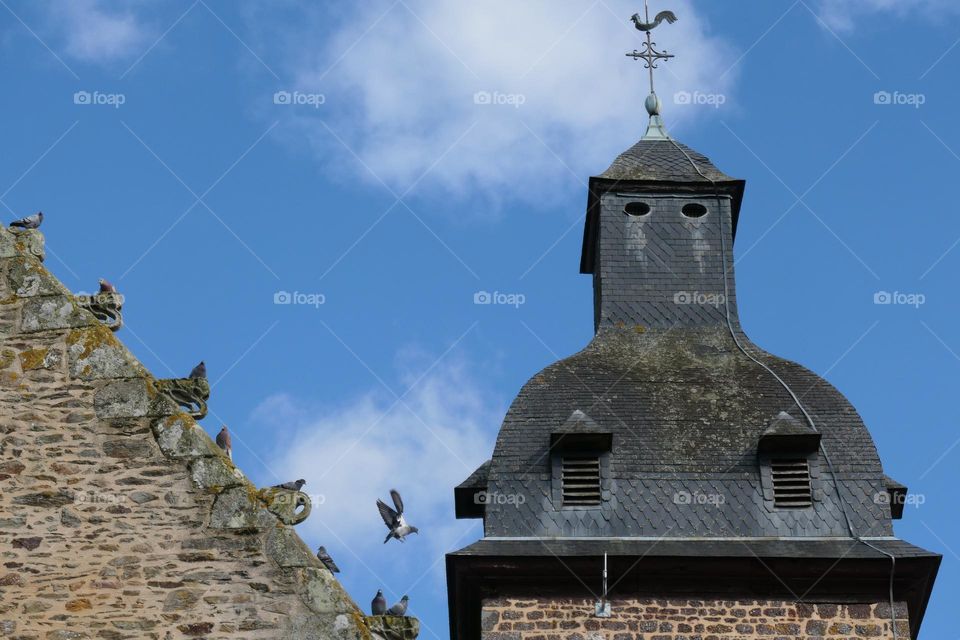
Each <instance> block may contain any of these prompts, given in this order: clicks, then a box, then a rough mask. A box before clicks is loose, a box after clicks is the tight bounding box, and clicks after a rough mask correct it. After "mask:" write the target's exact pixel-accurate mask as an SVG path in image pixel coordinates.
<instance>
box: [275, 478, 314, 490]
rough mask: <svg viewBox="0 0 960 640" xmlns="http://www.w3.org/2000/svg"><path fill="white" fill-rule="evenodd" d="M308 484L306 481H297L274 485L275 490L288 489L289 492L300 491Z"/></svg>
mask: <svg viewBox="0 0 960 640" xmlns="http://www.w3.org/2000/svg"><path fill="white" fill-rule="evenodd" d="M305 484H307V481H306V480H296V481H294V482H284V483H283V484H275V485H273V488H274V489H287V490H288V491H300V488H301V487H302V486H303V485H305Z"/></svg>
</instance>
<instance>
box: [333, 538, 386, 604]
mask: <svg viewBox="0 0 960 640" xmlns="http://www.w3.org/2000/svg"><path fill="white" fill-rule="evenodd" d="M317 560H319V561H320V562H322V563H323V566H325V567H326V568H327V569H329V570H330V573H340V567H338V566H337V563H336V562H334V561H333V558H331V557H330V554H329V553H327V548H326V547H320V548H319V549H317ZM384 605H386V603H384Z"/></svg>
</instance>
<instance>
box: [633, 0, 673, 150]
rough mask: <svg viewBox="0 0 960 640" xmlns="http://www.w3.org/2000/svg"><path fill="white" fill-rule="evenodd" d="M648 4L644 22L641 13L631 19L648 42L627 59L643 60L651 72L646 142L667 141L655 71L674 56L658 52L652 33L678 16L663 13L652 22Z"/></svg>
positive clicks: (645, 5) (644, 8)
mask: <svg viewBox="0 0 960 640" xmlns="http://www.w3.org/2000/svg"><path fill="white" fill-rule="evenodd" d="M648 2H649V0H643V10H644V19H643V20H641V19H640V14H639V13H635V14H633V15H632V16H631V17H630V19H631V20H633V24H634V25H635V26H636V27H637V30H639V31H643V32H644V33H645V34H646V35H647V41H646V42H644V43H643V50H642V51H637V50H636V49H634V50H633V53H628V54H627V57H628V58H633V59H634V60H643V61H644V62H645V63H646V64H645V66H646V68H647V69H649V70H650V95H649V96H647V100H646V103H645V105H644V106H646V108H647V113H648V114H650V126H649V127H647V133H646V134H645V135H644V136H643V137H644V139H645V140H666V139H668V138H669V137H670V136H669V135H668V134H667V130H666V128H665V127H664V126H663V119H662V118H661V117H660V107H661V103H660V98H659V97H657V92H656V91H655V90H654V86H653V70H654V69H656V68H657V63H658V62H659V61H661V60H669V59H670V58H672V57H674V56H673V55H672V54H669V53H667V52H666V51H664V52H662V53H661V52H660V51H657V49H656V44H657V43H656V42H654V41H653V38H652V36H651V35H650V32H651V31H653V30H654V29H656V28H657V27H658V26H660V23H661V22H663V21H664V20H666V21H667V23H668V24H673V23H674V22H676V21H677V16H676V15H675V14H674V13H673V11H661V12H660V13H658V14H657V15H656V17H654V19H653V21H652V22H651V20H650V6H649V4H648Z"/></svg>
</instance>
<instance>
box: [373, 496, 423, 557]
mask: <svg viewBox="0 0 960 640" xmlns="http://www.w3.org/2000/svg"><path fill="white" fill-rule="evenodd" d="M390 497H391V498H393V506H395V507H396V510H394V509H391V508H390V507H388V506H387V503H386V502H384V501H383V500H379V499H378V500H377V509H378V510H379V511H380V517H381V518H383V523H384V524H385V525H387V529H390V533H388V534H387V537H386V538H385V539H384V541H383V544H387V543H388V542H389V541H390V538H396V539H397V540H399V541H400V542H403V541H404V540H403V539H404V538H406V537H407V536H408V535H410V534H411V533H417V534H419V533H420V530H419V529H417V528H416V527H413V526H410V525H409V524H407V521H406V520H404V519H403V498H401V497H400V494H399V493H398V492H397V490H396V489H390Z"/></svg>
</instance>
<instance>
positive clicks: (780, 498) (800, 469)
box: [770, 458, 813, 509]
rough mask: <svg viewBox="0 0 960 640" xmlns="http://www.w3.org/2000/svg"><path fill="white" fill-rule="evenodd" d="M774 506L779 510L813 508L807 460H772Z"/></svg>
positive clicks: (771, 473)
mask: <svg viewBox="0 0 960 640" xmlns="http://www.w3.org/2000/svg"><path fill="white" fill-rule="evenodd" d="M770 475H771V481H772V483H773V505H774V506H775V507H777V508H778V509H802V508H805V507H812V506H813V486H812V484H811V481H810V480H811V478H810V462H809V461H808V460H807V459H806V458H773V459H772V460H770Z"/></svg>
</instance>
